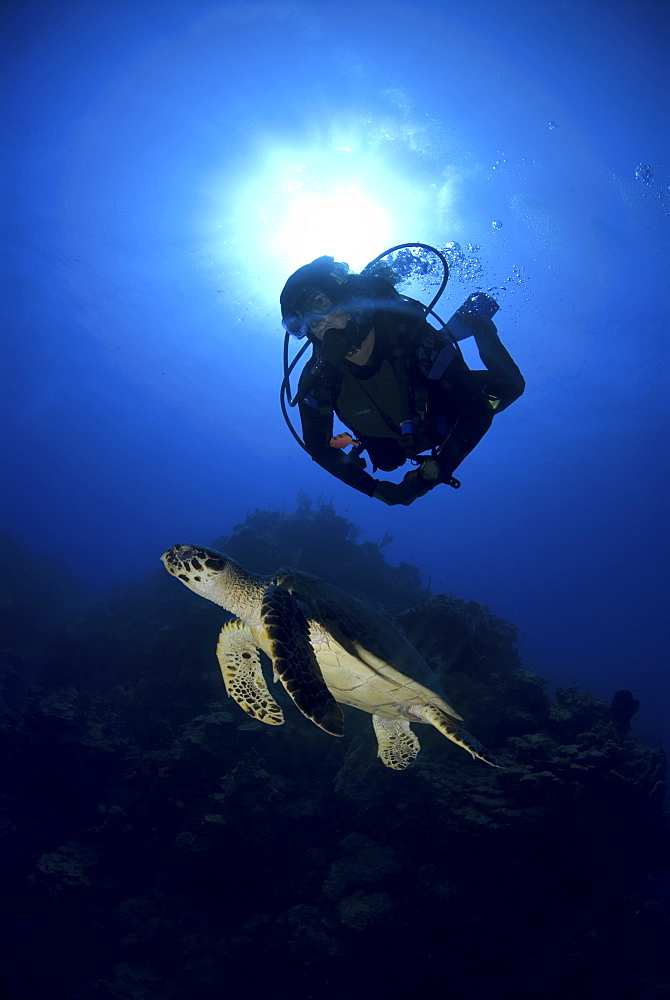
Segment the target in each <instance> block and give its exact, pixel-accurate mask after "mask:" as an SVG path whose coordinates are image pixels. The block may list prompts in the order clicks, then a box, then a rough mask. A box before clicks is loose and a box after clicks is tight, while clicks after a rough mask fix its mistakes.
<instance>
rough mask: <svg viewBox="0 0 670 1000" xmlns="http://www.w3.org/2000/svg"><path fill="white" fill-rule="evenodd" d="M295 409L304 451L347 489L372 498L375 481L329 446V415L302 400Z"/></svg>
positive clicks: (331, 420)
mask: <svg viewBox="0 0 670 1000" xmlns="http://www.w3.org/2000/svg"><path fill="white" fill-rule="evenodd" d="M298 409H299V411H300V421H301V423H302V436H303V441H304V442H305V448H306V450H307V452H308V454H309V455H310V456H311V458H312V459H313V461H315V462H316V463H317V464H318V465H320V466H321V468H322V469H325V470H326V472H329V473H330V474H331V476H335V477H336V478H337V479H341V480H342V482H343V483H346V484H347V486H352V487H353V488H354V489H355V490H359V492H360V493H365V494H366V496H369V497H371V496H373V494H374V492H375V490H376V488H377V480H376V479H373V478H372V476H371V475H369V474H368V473H367V472H366V471H365V469H363V468H362V466H361V464H360V462H359V461H358V460H357V459H354V458H350V457H349V455H347V454H346V453H345V452H344V451H343V450H342V449H340V448H331V446H330V439H331V437H332V436H333V415H332V413H331V414H325V413H320V412H319V409H318V407H316V406H311V405H310V403H309V402H307V401H306V400H305V399H300V401H299V403H298Z"/></svg>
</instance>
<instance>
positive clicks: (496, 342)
mask: <svg viewBox="0 0 670 1000" xmlns="http://www.w3.org/2000/svg"><path fill="white" fill-rule="evenodd" d="M477 320H478V321H479V322H477V323H476V325H475V327H474V329H473V331H472V332H473V336H474V339H475V343H476V344H477V350H478V351H479V357H480V358H481V359H482V363H483V365H484V366H485V368H486V369H487V371H488V372H489V374H490V376H491V378H490V379H489V380H488V389H489V391H490V393H491V395H492V396H495V397H496V398H497V399H499V400H500V402H499V404H498V405H497V406H496V412H497V413H499V412H500V411H501V410H504V409H505V407H507V406H509V405H510V403H513V402H514V401H515V400H516V399H518V398H519V396H521V395H522V393H523V391H524V389H525V388H526V381H525V379H524V377H523V375H522V374H521V372H520V371H519V367H518V365H517V364H516V362H515V361H514V360H513V358H512V356H511V354H510V353H509V351H508V350H507V348H506V347H505V345H504V344H503V342H502V341H501V339H500V337H499V336H498V329H497V327H496V325H495V323H494V322H493V320H490V319H486V318H485V317H483V316H482V317H477Z"/></svg>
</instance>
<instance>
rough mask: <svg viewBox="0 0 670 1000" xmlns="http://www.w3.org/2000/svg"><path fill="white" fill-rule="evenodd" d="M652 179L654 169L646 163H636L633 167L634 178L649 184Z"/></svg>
mask: <svg viewBox="0 0 670 1000" xmlns="http://www.w3.org/2000/svg"><path fill="white" fill-rule="evenodd" d="M653 179H654V171H653V169H652V168H651V167H650V166H649V164H648V163H638V165H637V166H636V168H635V180H636V181H643V183H645V184H651V182H652V181H653Z"/></svg>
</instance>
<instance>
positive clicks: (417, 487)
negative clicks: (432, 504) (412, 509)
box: [372, 469, 439, 507]
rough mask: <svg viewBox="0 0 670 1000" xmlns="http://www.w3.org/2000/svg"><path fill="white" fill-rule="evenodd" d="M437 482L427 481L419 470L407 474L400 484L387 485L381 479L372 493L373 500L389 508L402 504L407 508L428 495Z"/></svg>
mask: <svg viewBox="0 0 670 1000" xmlns="http://www.w3.org/2000/svg"><path fill="white" fill-rule="evenodd" d="M438 481H439V480H437V479H435V480H432V481H431V480H427V479H424V477H423V476H422V475H421V472H420V471H419V469H414V470H413V471H412V472H408V473H407V475H406V476H405V478H404V479H403V481H402V482H401V483H387V482H385V481H384V480H383V479H382V480H379V481H378V482H377V486H376V488H375V491H374V493H373V494H372V495H373V497H374V498H375V500H381V501H382V503H385V504H388V506H389V507H395V506H396V504H402V505H403V506H404V507H409V505H410V504H411V503H413V502H414V501H415V500H416V499H417V498H418V497H422V496H423V495H424V494H425V493H428V492H429V491H430V490H432V488H433V487H434V486H437V483H438Z"/></svg>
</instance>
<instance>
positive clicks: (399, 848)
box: [0, 497, 670, 1000]
mask: <svg viewBox="0 0 670 1000" xmlns="http://www.w3.org/2000/svg"><path fill="white" fill-rule="evenodd" d="M168 541H172V540H168ZM195 541H206V540H203V539H200V540H195ZM384 541H385V540H384V539H383V540H382V542H381V543H379V544H372V543H369V542H368V543H363V544H360V543H359V542H358V541H357V539H356V531H355V528H354V526H353V525H351V524H350V522H348V521H347V520H346V519H345V518H342V517H340V516H338V515H337V514H336V513H335V512H334V511H333V509H332V508H331V507H329V506H327V505H318V504H317V505H316V506H312V505H311V503H310V502H309V500H308V498H306V497H301V498H300V503H299V506H298V509H297V510H296V511H295V512H294V513H292V514H277V513H276V512H270V511H257V512H255V513H254V514H252V515H251V516H250V517H249V518H248V520H247V521H246V522H245V523H244V524H243V525H240V526H238V528H236V529H235V531H234V532H233V534H232V536H231V537H229V538H225V539H218V540H215V541H214V542H213V543H211V544H213V546H214V547H215V548H220V549H222V550H225V551H226V552H228V553H229V554H230V555H232V556H233V557H234V558H237V559H238V560H239V561H240V562H242V563H243V564H244V565H245V566H246V567H247V568H249V569H251V570H254V571H256V572H271V571H273V570H274V569H276V568H278V567H279V566H280V565H282V564H291V563H292V564H293V565H297V566H299V567H300V568H301V569H304V570H307V571H308V572H312V573H317V574H318V575H321V576H323V577H325V578H327V579H329V580H330V581H331V582H333V583H335V584H337V585H339V586H342V587H344V588H345V589H348V590H349V591H353V592H356V591H357V592H358V593H359V595H364V596H365V598H366V599H367V600H370V601H372V602H373V603H375V604H376V605H377V606H378V607H380V608H385V609H386V610H387V612H388V613H389V614H392V615H394V616H395V619H396V621H397V622H398V623H399V624H400V625H401V627H402V628H403V629H404V630H405V632H406V633H407V634H408V636H409V637H410V639H411V640H412V642H414V644H415V645H416V646H417V648H418V649H419V650H420V651H421V652H422V653H423V655H424V656H425V658H426V660H427V661H428V662H429V664H430V665H431V666H432V668H433V669H434V670H435V671H436V673H437V674H438V675H439V677H440V679H441V681H442V683H443V686H444V688H445V690H446V691H447V693H448V695H449V698H450V700H451V701H452V703H453V704H454V705H455V706H456V707H457V709H458V711H459V712H460V713H461V714H462V715H463V716H464V718H465V719H466V721H467V724H468V727H469V728H471V729H472V731H473V732H474V733H476V734H477V736H478V737H479V738H480V739H481V740H482V741H483V742H485V743H486V744H487V745H488V746H490V747H491V748H492V749H494V750H495V751H496V752H497V753H498V754H499V756H500V758H501V760H502V762H503V763H504V765H505V766H504V768H502V769H494V768H490V767H487V766H486V765H485V764H482V763H481V762H478V761H472V760H471V759H470V758H469V756H468V755H467V754H466V753H464V752H463V750H461V749H460V748H458V747H456V746H454V745H452V744H451V743H449V742H448V741H447V740H445V739H444V738H443V737H442V736H440V734H439V733H437V732H436V731H435V730H433V729H432V728H431V727H428V726H423V727H418V733H419V736H420V739H421V743H422V751H421V753H420V755H419V757H418V758H417V760H416V761H415V763H414V764H413V765H412V766H411V767H410V768H408V770H407V771H404V772H392V771H389V770H387V769H385V768H384V767H383V766H382V765H381V764H380V763H379V761H378V760H377V759H376V744H375V739H374V735H373V732H372V726H371V724H370V719H369V716H367V715H364V714H362V713H358V712H355V711H353V710H348V711H347V713H346V735H345V737H344V738H343V739H341V740H338V739H335V738H333V737H330V736H328V735H327V734H326V733H323V732H322V731H320V730H319V729H317V728H316V727H315V726H313V725H311V724H310V723H309V722H308V721H307V720H305V719H304V718H303V717H302V716H300V714H299V713H298V712H297V710H296V709H294V707H293V706H292V705H291V703H290V702H288V701H287V699H286V698H285V697H284V696H283V692H282V691H279V693H278V694H277V697H278V700H279V701H281V702H282V704H283V706H284V709H285V716H286V723H285V725H284V726H281V727H269V726H264V725H262V724H261V723H258V722H255V721H254V720H252V719H250V718H248V717H247V716H245V715H244V713H243V712H242V711H241V709H239V707H238V706H237V705H236V704H234V703H233V702H231V701H229V700H228V699H227V698H226V696H225V691H224V689H223V686H222V683H221V678H220V674H219V671H218V667H217V664H216V660H215V655H214V650H215V645H216V636H217V633H218V630H219V628H220V626H221V623H222V620H223V618H224V615H223V613H222V612H221V610H220V609H217V608H216V607H215V606H214V605H212V604H210V603H209V602H206V601H203V600H201V599H200V598H197V597H196V596H195V595H192V594H190V593H189V592H187V591H186V590H185V589H184V588H182V587H178V586H177V585H176V583H175V582H174V581H173V580H171V579H170V578H169V577H168V576H167V574H165V573H164V572H163V571H162V570H160V569H159V570H157V573H156V575H155V576H154V577H152V578H151V579H149V580H146V581H144V582H142V583H140V584H136V585H133V586H132V587H128V588H125V589H123V590H121V591H119V592H117V593H115V594H114V595H112V596H111V597H110V598H109V599H108V600H106V601H105V602H103V603H102V604H100V605H99V606H97V607H95V608H92V609H88V610H87V611H86V612H85V613H81V614H80V615H79V617H76V616H72V614H71V613H70V611H69V610H68V613H67V614H65V613H63V615H62V616H61V618H60V620H56V619H54V618H52V619H51V620H49V621H46V622H42V623H36V624H35V626H34V627H32V628H28V627H27V625H26V626H25V627H20V628H19V627H17V628H15V629H14V631H13V632H12V633H11V635H10V636H9V639H8V641H7V642H6V644H5V650H4V654H5V655H4V666H3V671H2V689H1V692H0V693H1V698H2V701H1V702H0V707H1V710H2V716H1V719H0V744H1V745H0V751H1V753H2V761H3V778H2V799H1V801H0V810H1V811H0V820H1V823H2V825H1V827H0V836H1V842H2V854H3V857H4V858H5V864H4V871H3V890H2V892H3V901H4V907H3V909H4V918H3V919H4V921H5V924H4V927H3V929H2V941H3V948H4V951H5V957H4V959H3V965H2V969H1V970H0V977H1V978H2V980H3V989H4V995H6V996H8V997H12V998H16V1000H37V998H47V997H48V998H49V1000H66V998H67V1000H140V998H141V1000H171V998H184V1000H195V998H197V1000H210V998H211V1000H214V998H217V1000H218V998H220V997H221V996H226V995H228V993H229V991H231V990H236V991H237V990H241V989H245V990H249V991H251V992H253V993H260V992H261V991H263V992H267V991H272V994H273V996H275V997H278V998H283V997H291V998H315V1000H316V998H319V1000H321V998H331V997H332V998H335V997H340V996H342V995H347V996H349V997H351V998H358V997H360V998H364V997H365V998H369V997H375V996H382V995H384V996H400V995H402V994H403V993H404V992H406V991H408V990H411V991H412V992H413V994H416V995H421V991H422V990H423V991H428V990H430V991H431V992H433V991H439V994H440V995H444V994H447V993H449V994H450V995H456V996H458V995H459V994H460V995H461V996H468V997H470V998H482V1000H484V998H494V997H495V998H497V1000H507V998H510V1000H511V998H512V997H513V998H515V1000H530V998H536V997H543V998H553V997H562V998H570V1000H580V998H584V1000H586V998H588V1000H605V998H607V1000H617V998H618V1000H633V998H635V1000H662V998H664V997H669V996H670V968H669V963H668V957H667V956H668V948H667V945H668V937H667V921H666V919H665V917H664V913H663V907H662V905H661V894H662V886H661V884H660V882H659V877H660V872H661V871H662V869H663V866H664V864H667V829H668V828H667V822H666V817H665V814H664V811H663V792H664V779H665V757H664V755H663V753H662V752H661V751H660V750H658V749H656V748H653V747H648V746H645V745H643V744H641V743H640V742H638V741H637V739H636V737H635V735H634V732H633V731H631V728H630V719H631V718H632V712H633V711H634V708H632V707H631V701H634V699H632V696H631V697H630V698H626V697H619V698H618V699H614V702H613V705H612V706H610V705H608V704H605V703H603V702H601V701H598V700H597V699H595V698H593V697H592V696H591V695H590V694H589V693H588V692H587V691H584V690H581V689H578V688H569V689H563V690H560V689H559V690H557V691H556V692H555V693H553V694H552V695H549V694H548V690H547V689H548V683H547V681H545V680H544V679H542V678H540V677H538V676H537V675H536V674H534V673H533V672H532V670H530V669H528V665H524V664H523V663H522V662H521V660H520V658H519V654H518V650H517V646H516V630H515V628H514V626H513V625H511V624H510V623H509V622H506V621H504V620H503V619H501V618H499V617H497V616H496V615H495V614H493V613H492V612H491V611H490V610H489V609H487V608H484V607H482V606H480V605H478V604H476V603H474V602H466V601H463V600H460V599H459V598H457V597H455V596H452V595H444V594H442V595H437V596H430V595H427V594H426V591H425V588H424V587H423V584H422V580H421V575H420V573H419V571H418V570H417V569H415V568H414V567H411V566H407V565H404V566H400V567H393V566H390V565H389V564H388V563H387V562H386V560H385V558H384V554H383V548H384V544H383V543H384ZM158 555H159V553H157V556H158ZM17 562H18V564H19V565H20V566H21V567H23V570H22V572H23V575H24V578H23V579H22V582H21V587H22V588H23V589H22V590H21V593H28V592H29V583H30V575H31V572H33V569H34V566H35V560H34V558H32V559H31V558H30V557H29V556H27V555H25V554H24V555H23V556H22V558H21V559H20V560H17ZM352 581H355V585H352ZM44 585H45V584H43V586H44ZM54 587H56V583H55V582H54ZM21 620H23V619H21ZM613 694H614V692H613Z"/></svg>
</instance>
